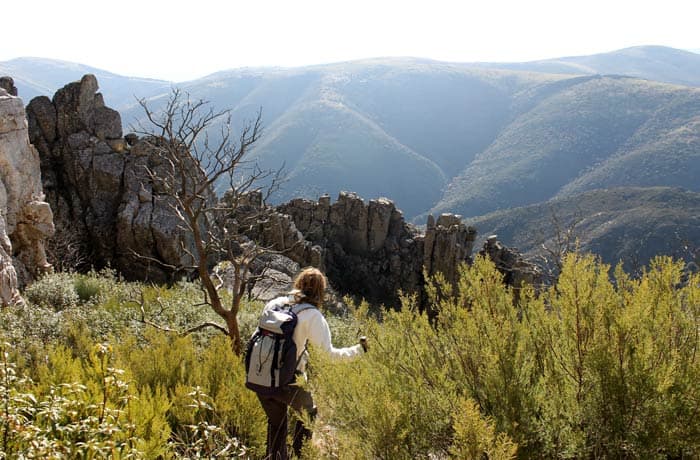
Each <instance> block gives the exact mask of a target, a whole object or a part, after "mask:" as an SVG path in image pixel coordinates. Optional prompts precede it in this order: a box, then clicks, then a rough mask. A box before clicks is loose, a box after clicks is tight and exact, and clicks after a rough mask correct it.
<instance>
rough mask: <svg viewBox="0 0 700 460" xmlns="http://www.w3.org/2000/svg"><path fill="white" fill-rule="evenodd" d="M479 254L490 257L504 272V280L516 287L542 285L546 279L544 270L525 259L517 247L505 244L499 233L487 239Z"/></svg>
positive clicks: (499, 269)
mask: <svg viewBox="0 0 700 460" xmlns="http://www.w3.org/2000/svg"><path fill="white" fill-rule="evenodd" d="M479 255H482V256H487V257H488V258H490V259H491V260H492V261H493V263H494V264H495V265H496V268H497V269H498V271H500V272H501V273H503V282H504V283H506V284H507V285H509V286H512V287H514V288H515V289H520V288H521V287H522V286H523V285H529V286H536V287H537V286H541V285H542V283H543V281H544V280H543V274H542V271H541V270H540V269H539V268H538V267H537V266H536V265H535V264H533V263H531V262H528V261H527V260H525V259H524V258H523V256H522V254H520V252H518V250H517V249H514V248H509V247H506V246H504V245H503V244H502V243H501V242H500V241H498V236H497V235H491V236H489V237H488V238H487V239H486V242H485V243H484V246H483V248H482V249H481V250H480V251H479Z"/></svg>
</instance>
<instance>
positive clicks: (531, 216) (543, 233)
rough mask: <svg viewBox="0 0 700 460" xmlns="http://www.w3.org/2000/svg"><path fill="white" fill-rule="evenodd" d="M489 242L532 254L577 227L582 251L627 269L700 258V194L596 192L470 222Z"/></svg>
mask: <svg viewBox="0 0 700 460" xmlns="http://www.w3.org/2000/svg"><path fill="white" fill-rule="evenodd" d="M467 223H468V224H469V225H473V226H475V227H476V229H477V230H478V232H479V235H482V237H483V238H485V237H486V236H487V235H491V234H497V235H498V238H499V240H501V241H504V242H506V244H507V245H509V246H515V247H518V249H520V250H521V251H523V252H524V253H526V254H527V255H529V256H535V255H536V254H538V253H540V249H541V245H542V244H544V245H546V246H547V247H549V248H554V247H556V242H555V239H556V236H557V228H559V229H561V231H562V232H563V231H565V230H567V229H570V228H573V232H574V235H575V236H576V237H577V238H578V239H579V242H580V245H581V249H582V250H584V251H591V252H593V253H595V254H598V255H600V256H601V257H602V259H603V261H604V262H606V263H609V264H612V265H615V264H617V263H618V262H619V261H621V260H624V261H625V264H626V269H628V270H635V269H638V268H639V267H641V266H644V265H646V264H647V263H648V262H649V260H650V259H651V258H652V257H654V256H655V255H657V254H666V255H671V256H674V257H676V258H684V259H686V260H692V259H693V258H695V259H697V258H700V193H696V192H689V191H684V190H681V189H674V188H667V187H648V188H635V187H632V188H629V187H628V188H615V189H606V190H593V191H589V192H585V193H582V194H579V195H573V196H570V197H567V198H562V199H554V200H551V201H548V202H545V203H538V204H534V205H530V206H526V207H520V208H514V209H509V210H503V211H497V212H494V213H491V214H488V215H485V216H481V217H476V218H472V219H468V220H467Z"/></svg>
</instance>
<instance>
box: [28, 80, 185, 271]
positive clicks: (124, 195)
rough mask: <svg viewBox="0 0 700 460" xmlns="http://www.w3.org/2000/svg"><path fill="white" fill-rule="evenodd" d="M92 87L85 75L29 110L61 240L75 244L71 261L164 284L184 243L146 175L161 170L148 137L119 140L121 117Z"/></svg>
mask: <svg viewBox="0 0 700 460" xmlns="http://www.w3.org/2000/svg"><path fill="white" fill-rule="evenodd" d="M97 89H98V84H97V80H96V79H95V77H94V76H93V75H85V76H84V77H83V78H82V79H81V80H80V81H79V82H74V83H70V84H68V85H66V86H64V87H63V88H61V89H59V90H58V91H57V92H56V94H55V95H54V97H53V99H52V100H50V99H49V98H47V97H45V96H41V97H37V98H34V99H33V100H32V101H31V102H30V103H29V105H28V106H27V116H28V121H29V135H30V139H31V142H32V143H33V144H34V145H35V146H36V148H37V149H38V151H39V154H40V157H41V169H42V175H43V181H44V190H45V193H46V196H47V200H48V201H49V203H50V204H51V206H52V208H53V209H54V213H55V221H56V225H57V227H58V229H59V231H58V233H59V238H60V239H64V240H66V239H67V240H71V241H76V242H79V244H80V245H81V249H80V253H81V255H80V258H79V259H80V260H79V261H78V262H76V263H80V264H82V265H85V266H87V267H90V266H93V267H97V268H99V267H103V266H107V265H110V266H112V267H113V268H115V269H117V270H118V271H119V272H120V273H122V274H123V275H124V276H125V277H127V278H130V279H141V280H144V279H145V280H153V281H166V280H168V279H171V278H172V277H174V276H178V275H179V271H178V270H179V268H181V267H183V266H185V265H189V263H188V260H187V257H186V256H185V254H184V252H183V250H182V245H183V244H184V245H185V247H187V245H188V244H189V243H188V242H187V238H186V237H185V234H184V233H183V232H182V231H181V230H179V227H178V225H177V219H176V217H175V216H174V215H173V213H172V211H171V208H170V206H169V204H168V199H169V198H168V196H167V194H164V193H163V190H162V187H160V185H159V184H158V183H154V181H152V180H151V176H149V174H148V173H147V168H148V169H150V170H151V171H158V169H159V168H160V167H161V165H160V163H159V160H158V157H157V155H154V154H153V152H154V150H153V142H152V139H151V140H143V139H142V140H139V139H138V137H136V136H133V135H129V136H127V138H124V137H122V134H123V133H122V125H121V118H120V115H119V113H118V112H117V111H115V110H113V109H111V108H109V107H106V106H105V103H104V100H103V98H102V95H101V94H100V93H98V92H97ZM57 258H58V259H61V256H60V254H58V255H57ZM71 268H76V267H71ZM78 268H80V267H78Z"/></svg>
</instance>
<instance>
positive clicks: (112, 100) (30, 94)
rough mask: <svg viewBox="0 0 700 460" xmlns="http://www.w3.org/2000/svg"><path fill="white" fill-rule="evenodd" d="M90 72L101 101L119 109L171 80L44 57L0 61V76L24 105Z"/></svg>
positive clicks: (159, 90) (166, 86) (157, 91)
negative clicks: (5, 77)
mask: <svg viewBox="0 0 700 460" xmlns="http://www.w3.org/2000/svg"><path fill="white" fill-rule="evenodd" d="M88 73H91V74H94V75H95V76H96V77H97V81H98V82H99V85H100V92H102V93H103V95H104V97H105V103H106V104H107V105H108V106H110V107H112V108H114V109H117V110H122V109H124V108H126V107H128V106H130V105H133V104H134V102H135V98H134V96H135V95H138V96H139V97H145V96H151V95H154V94H161V93H165V92H167V91H169V90H170V87H171V83H170V82H167V81H163V80H152V79H148V78H136V77H124V76H121V75H117V74H114V73H111V72H107V71H105V70H101V69H97V68H94V67H89V66H86V65H82V64H76V63H73V62H66V61H59V60H55V59H44V58H30V57H26V58H17V59H12V60H10V61H4V62H0V76H1V75H9V76H11V77H12V78H13V79H14V81H15V86H17V90H18V92H19V96H20V97H21V98H22V100H23V101H24V102H25V104H28V103H29V101H31V100H32V99H33V98H35V97H36V96H42V95H43V96H49V97H51V96H53V94H54V93H55V92H56V90H57V89H59V88H62V87H63V86H64V85H66V84H67V83H70V82H72V81H77V80H80V78H81V77H82V76H83V75H85V74H88Z"/></svg>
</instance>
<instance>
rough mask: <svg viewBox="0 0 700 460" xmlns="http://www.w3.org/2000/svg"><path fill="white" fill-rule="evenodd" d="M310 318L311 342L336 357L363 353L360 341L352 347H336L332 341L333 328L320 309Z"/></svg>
mask: <svg viewBox="0 0 700 460" xmlns="http://www.w3.org/2000/svg"><path fill="white" fill-rule="evenodd" d="M313 313H314V314H313V316H312V318H310V320H309V330H308V339H309V343H310V344H311V345H313V346H315V347H317V348H320V349H321V350H323V351H325V352H327V353H328V354H330V355H331V356H332V357H334V358H340V359H343V358H350V357H353V356H357V355H359V354H361V353H362V345H360V344H359V343H358V344H357V345H353V346H351V347H345V348H335V347H334V346H333V343H332V342H331V329H330V328H329V327H328V322H327V321H326V318H324V317H323V315H322V314H321V312H319V311H318V310H316V311H314V312H313Z"/></svg>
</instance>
